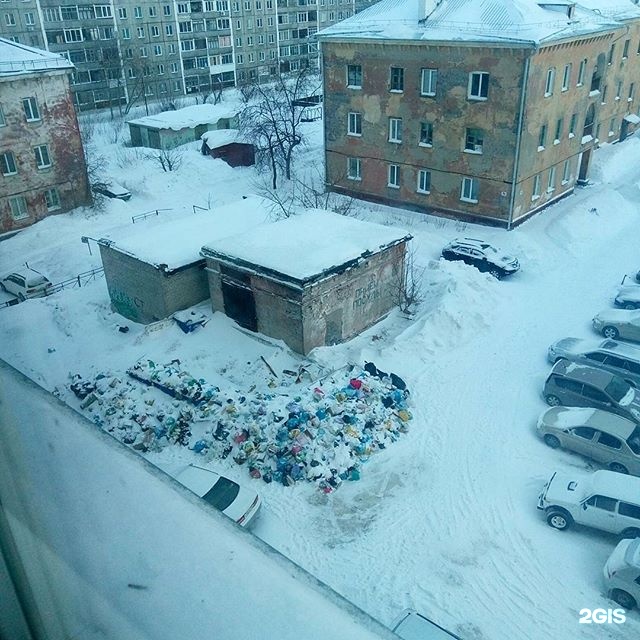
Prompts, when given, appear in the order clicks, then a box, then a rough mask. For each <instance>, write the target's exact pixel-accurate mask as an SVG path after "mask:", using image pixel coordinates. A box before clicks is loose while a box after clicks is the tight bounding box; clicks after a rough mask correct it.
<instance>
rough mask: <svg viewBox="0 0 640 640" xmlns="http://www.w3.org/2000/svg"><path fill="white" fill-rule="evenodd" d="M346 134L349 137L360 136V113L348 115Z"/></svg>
mask: <svg viewBox="0 0 640 640" xmlns="http://www.w3.org/2000/svg"><path fill="white" fill-rule="evenodd" d="M347 134H348V135H350V136H361V135H362V114H361V113H354V112H351V113H350V114H349V122H348V127H347Z"/></svg>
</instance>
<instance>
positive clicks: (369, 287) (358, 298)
mask: <svg viewBox="0 0 640 640" xmlns="http://www.w3.org/2000/svg"><path fill="white" fill-rule="evenodd" d="M380 295H381V293H380V286H379V284H378V281H377V279H376V278H372V279H371V280H370V281H369V282H368V283H367V284H366V285H364V286H362V287H358V288H357V289H356V290H355V294H354V299H353V308H354V310H361V309H363V308H364V307H366V306H367V305H369V304H371V303H372V302H373V301H374V300H378V299H379V298H380Z"/></svg>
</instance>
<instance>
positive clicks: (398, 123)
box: [389, 118, 402, 143]
mask: <svg viewBox="0 0 640 640" xmlns="http://www.w3.org/2000/svg"><path fill="white" fill-rule="evenodd" d="M389 142H396V143H400V142H402V118H389Z"/></svg>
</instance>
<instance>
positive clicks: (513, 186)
mask: <svg viewBox="0 0 640 640" xmlns="http://www.w3.org/2000/svg"><path fill="white" fill-rule="evenodd" d="M534 53H535V50H534ZM532 55H533V54H532ZM530 62H531V56H527V59H526V60H525V63H524V77H523V81H522V90H521V92H520V110H519V113H518V129H517V133H516V157H515V160H514V163H513V177H512V179H511V202H509V222H508V223H507V231H510V230H511V226H512V224H513V205H514V203H515V199H516V180H517V177H518V164H519V163H520V142H521V139H522V124H523V120H524V105H525V100H526V97H527V82H528V81H529V65H530Z"/></svg>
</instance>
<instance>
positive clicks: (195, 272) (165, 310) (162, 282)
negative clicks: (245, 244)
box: [99, 244, 209, 324]
mask: <svg viewBox="0 0 640 640" xmlns="http://www.w3.org/2000/svg"><path fill="white" fill-rule="evenodd" d="M99 246H100V256H101V258H102V265H103V266H104V273H105V278H106V281H107V288H108V290H109V297H110V298H111V304H112V306H113V308H114V310H115V311H117V312H118V313H119V314H121V315H123V316H124V317H125V318H129V320H133V321H134V322H141V323H143V324H147V323H149V322H155V321H156V320H162V319H163V318H167V317H168V316H170V315H171V314H172V313H174V312H175V311H179V310H181V309H186V308H187V307H190V306H192V305H194V304H198V303H199V302H202V301H203V300H206V298H207V297H208V295H209V288H208V284H207V277H206V274H205V272H204V261H198V262H197V263H195V264H193V265H190V266H189V267H188V268H185V269H181V270H178V271H174V272H169V273H165V272H164V271H162V270H161V269H158V268H156V267H154V266H153V265H150V264H148V263H146V262H143V261H141V260H138V259H137V258H135V257H133V256H130V255H128V254H126V253H123V252H121V251H118V250H117V249H114V248H111V247H107V246H105V245H102V244H101V245H99Z"/></svg>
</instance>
